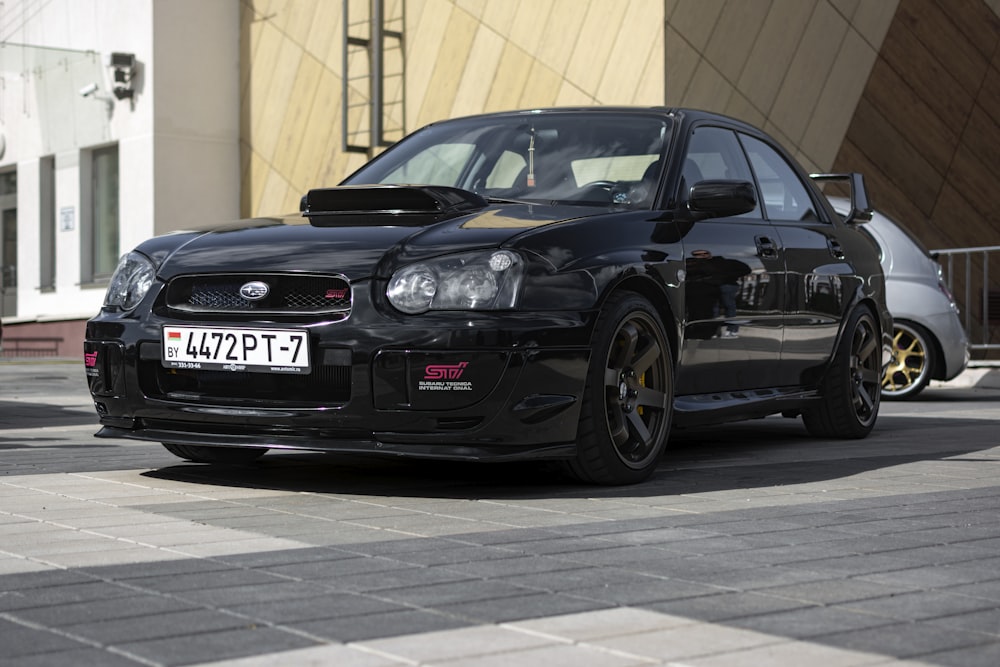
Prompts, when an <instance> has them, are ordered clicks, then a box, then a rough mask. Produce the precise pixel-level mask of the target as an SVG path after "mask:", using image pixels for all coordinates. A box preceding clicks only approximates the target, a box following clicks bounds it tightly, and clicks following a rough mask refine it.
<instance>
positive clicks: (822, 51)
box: [768, 2, 847, 145]
mask: <svg viewBox="0 0 1000 667" xmlns="http://www.w3.org/2000/svg"><path fill="white" fill-rule="evenodd" d="M846 33H847V21H846V20H845V19H844V17H842V16H841V15H840V14H838V13H837V12H836V11H835V10H834V9H833V8H832V7H831V6H830V5H829V4H827V3H826V2H818V3H817V4H816V11H815V12H814V13H813V15H812V17H811V18H810V20H809V23H808V24H807V26H806V30H805V32H804V33H802V41H801V42H800V43H799V48H798V50H797V51H796V52H795V56H794V57H793V58H792V62H791V64H790V65H789V67H788V69H787V70H786V72H785V78H784V81H783V82H782V84H781V89H780V90H779V91H778V95H777V97H776V98H775V101H774V106H773V107H772V108H771V112H770V113H769V114H768V118H769V119H770V120H771V121H772V122H773V123H774V124H775V125H777V126H778V127H780V128H781V129H782V131H783V132H784V133H785V134H786V135H787V136H789V137H790V138H791V139H792V142H793V143H794V144H796V145H798V143H799V142H800V141H801V140H802V135H804V134H805V131H806V125H807V124H808V122H809V117H810V116H811V115H812V113H813V111H814V110H815V108H816V100H817V99H818V97H819V94H820V92H821V91H822V90H823V86H824V85H826V80H827V77H828V76H829V74H830V70H831V69H832V65H833V62H834V60H835V59H836V57H837V53H839V52H840V45H841V42H842V41H843V39H844V36H845V35H846Z"/></svg>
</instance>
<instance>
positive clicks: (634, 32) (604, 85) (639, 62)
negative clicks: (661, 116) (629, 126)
mask: <svg viewBox="0 0 1000 667" xmlns="http://www.w3.org/2000/svg"><path fill="white" fill-rule="evenodd" d="M616 6H621V7H622V9H623V10H624V11H623V12H622V15H621V19H622V20H621V24H620V27H619V29H618V32H617V33H616V34H615V35H614V43H613V45H612V48H611V52H610V53H609V54H608V59H607V65H606V66H605V68H604V76H603V77H602V78H601V81H600V84H599V85H598V88H597V95H596V97H597V99H598V100H600V102H601V103H602V104H632V103H633V102H635V100H636V98H637V91H640V90H642V91H643V93H644V94H643V97H646V93H648V92H649V91H647V90H646V89H647V88H648V87H649V82H648V81H647V82H646V83H645V84H643V85H640V83H641V82H642V77H643V75H644V73H645V71H646V64H647V61H648V60H649V54H650V53H651V52H654V51H656V52H657V56H658V57H657V61H662V56H660V54H661V53H662V50H658V49H657V48H656V47H657V46H658V44H659V45H662V42H660V41H659V36H660V35H661V34H662V30H663V27H662V26H663V14H662V12H661V5H660V3H659V2H658V1H657V0H632V1H631V2H629V3H628V4H627V5H625V4H624V3H616ZM661 48H662V46H661ZM655 88H656V89H655V91H652V94H653V95H654V96H655V98H656V101H657V102H662V100H663V82H662V77H661V78H660V80H659V81H658V82H657V83H656V84H655Z"/></svg>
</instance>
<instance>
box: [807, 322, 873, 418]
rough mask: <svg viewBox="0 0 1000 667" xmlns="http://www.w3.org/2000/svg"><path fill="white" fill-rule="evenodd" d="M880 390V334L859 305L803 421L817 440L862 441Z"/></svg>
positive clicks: (848, 323) (845, 328)
mask: <svg viewBox="0 0 1000 667" xmlns="http://www.w3.org/2000/svg"><path fill="white" fill-rule="evenodd" d="M881 389H882V345H881V334H880V332H879V327H878V324H877V323H876V321H875V316H874V315H872V312H871V310H869V309H868V308H867V307H864V306H861V307H859V308H856V309H855V310H854V312H853V313H851V316H850V318H849V319H848V321H847V326H845V327H844V335H843V337H842V338H841V339H840V345H839V346H838V347H837V351H836V352H835V353H834V356H833V360H832V361H831V363H830V367H829V368H828V369H827V373H826V377H825V378H824V379H823V382H822V384H821V385H820V392H821V394H822V397H821V398H820V399H819V400H818V401H817V402H816V406H815V407H812V408H809V409H808V410H806V411H805V412H803V413H802V421H803V422H805V425H806V429H807V430H808V431H809V433H810V434H812V435H814V436H816V437H820V438H863V437H865V436H867V435H868V434H869V433H870V432H871V430H872V428H873V427H874V426H875V419H876V418H877V417H878V408H879V399H880V397H881Z"/></svg>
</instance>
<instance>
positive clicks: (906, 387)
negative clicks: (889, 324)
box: [882, 321, 934, 400]
mask: <svg viewBox="0 0 1000 667" xmlns="http://www.w3.org/2000/svg"><path fill="white" fill-rule="evenodd" d="M892 347H893V359H892V362H891V363H890V364H889V368H887V369H886V371H885V377H884V378H882V398H885V399H889V400H905V399H908V398H913V397H914V396H916V395H917V394H919V393H920V392H921V391H923V390H924V387H926V386H927V384H928V383H929V382H930V381H931V369H932V368H934V344H933V342H932V340H931V336H930V334H929V333H928V332H927V330H926V329H924V328H923V327H922V326H920V325H919V324H913V323H911V322H902V321H896V322H894V323H893V331H892Z"/></svg>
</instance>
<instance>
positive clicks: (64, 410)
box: [0, 400, 98, 431]
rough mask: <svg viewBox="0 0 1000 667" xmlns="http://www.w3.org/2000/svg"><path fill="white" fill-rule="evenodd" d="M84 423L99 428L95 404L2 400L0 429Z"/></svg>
mask: <svg viewBox="0 0 1000 667" xmlns="http://www.w3.org/2000/svg"><path fill="white" fill-rule="evenodd" d="M84 424H93V425H94V430H97V428H98V422H97V413H95V412H94V408H93V406H87V407H81V406H79V405H73V406H62V405H55V404H53V403H32V402H28V401H4V400H0V431H2V430H4V429H15V428H18V429H27V428H41V427H43V426H81V425H84Z"/></svg>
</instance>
